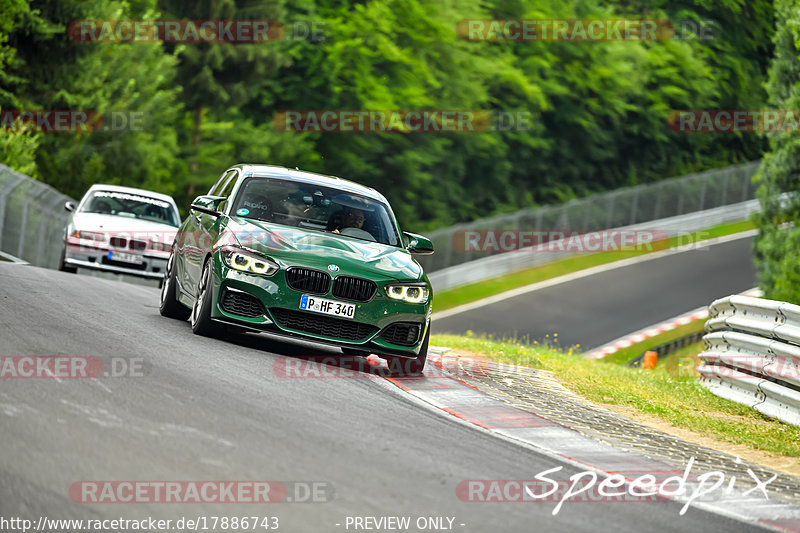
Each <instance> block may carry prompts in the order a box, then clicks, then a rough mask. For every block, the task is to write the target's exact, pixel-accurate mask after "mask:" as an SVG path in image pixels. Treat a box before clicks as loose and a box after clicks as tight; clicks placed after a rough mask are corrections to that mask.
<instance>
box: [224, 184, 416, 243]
mask: <svg viewBox="0 0 800 533" xmlns="http://www.w3.org/2000/svg"><path fill="white" fill-rule="evenodd" d="M231 214H232V215H235V216H240V217H244V218H253V219H257V220H263V221H265V222H271V223H274V224H281V225H284V226H295V227H299V228H303V229H311V230H317V231H327V232H330V233H336V234H339V235H344V236H346V237H352V238H354V239H361V240H364V241H371V242H379V243H381V244H388V245H390V246H400V238H399V237H398V235H397V230H396V229H395V228H396V226H395V224H394V218H393V217H392V215H391V212H390V211H389V208H388V207H387V206H386V205H385V204H383V203H381V202H379V201H377V200H373V199H372V198H368V197H366V196H361V195H358V194H354V193H352V192H349V191H344V190H341V189H336V188H332V187H322V186H319V185H314V184H309V183H302V182H297V181H288V180H282V179H275V178H248V179H247V181H245V182H244V185H242V187H241V188H240V189H239V192H238V193H237V195H236V200H235V202H234V205H233V208H232V211H231Z"/></svg>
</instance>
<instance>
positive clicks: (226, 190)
mask: <svg viewBox="0 0 800 533" xmlns="http://www.w3.org/2000/svg"><path fill="white" fill-rule="evenodd" d="M238 177H239V173H238V172H237V171H235V170H232V171H231V172H230V173H229V174H228V176H227V178H226V180H227V181H226V182H225V185H224V187H223V188H222V190H221V191H220V192H219V194H218V195H217V196H224V197H225V198H226V200H225V201H223V202H222V203H221V204H219V210H220V211H225V208H227V207H228V199H230V195H231V191H233V186H234V185H236V179H237V178H238Z"/></svg>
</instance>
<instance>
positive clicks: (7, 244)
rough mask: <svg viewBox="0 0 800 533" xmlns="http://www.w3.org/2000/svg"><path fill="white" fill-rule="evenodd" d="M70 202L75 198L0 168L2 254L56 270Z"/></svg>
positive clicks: (17, 173)
mask: <svg viewBox="0 0 800 533" xmlns="http://www.w3.org/2000/svg"><path fill="white" fill-rule="evenodd" d="M68 200H72V198H70V197H69V196H66V195H64V194H62V193H60V192H58V191H57V190H56V189H54V188H53V187H51V186H49V185H47V184H44V183H42V182H40V181H36V180H35V179H33V178H29V177H28V176H25V175H24V174H20V173H19V172H15V171H14V170H12V169H10V168H8V167H7V166H5V165H0V250H2V251H3V252H6V253H8V254H11V255H13V256H16V257H18V258H21V259H24V260H25V261H27V262H29V263H31V264H33V265H36V266H43V267H48V268H57V267H58V260H59V257H60V255H61V247H62V246H63V243H64V234H63V232H64V227H65V226H66V225H67V219H68V218H69V213H68V212H67V211H65V210H64V203H65V202H67V201H68ZM72 201H74V200H72Z"/></svg>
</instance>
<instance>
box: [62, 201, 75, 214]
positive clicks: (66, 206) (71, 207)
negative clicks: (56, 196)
mask: <svg viewBox="0 0 800 533" xmlns="http://www.w3.org/2000/svg"><path fill="white" fill-rule="evenodd" d="M64 209H66V210H67V211H69V212H70V213H72V212H73V211H75V203H74V202H67V203H65V204H64Z"/></svg>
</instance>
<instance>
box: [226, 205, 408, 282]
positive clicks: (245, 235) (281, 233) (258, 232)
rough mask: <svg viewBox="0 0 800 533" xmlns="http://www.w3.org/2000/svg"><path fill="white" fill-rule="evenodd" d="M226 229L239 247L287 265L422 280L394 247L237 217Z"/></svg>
mask: <svg viewBox="0 0 800 533" xmlns="http://www.w3.org/2000/svg"><path fill="white" fill-rule="evenodd" d="M227 230H228V231H230V232H231V233H232V234H233V235H234V236H235V237H236V240H237V241H238V242H239V244H241V245H242V246H246V247H248V248H252V249H253V250H256V251H259V252H261V253H264V254H266V255H269V256H270V257H272V258H273V259H276V260H282V261H284V262H286V263H287V264H298V265H305V266H310V265H311V264H316V265H317V268H320V269H322V270H324V269H326V268H327V265H329V264H335V265H336V266H338V267H339V268H340V269H341V273H362V274H364V273H367V274H368V273H369V272H373V273H377V274H379V275H382V276H385V277H390V278H394V279H398V280H409V279H413V280H418V279H420V278H421V277H422V267H421V266H420V265H419V263H417V262H416V261H414V259H413V257H412V256H411V254H410V253H409V252H408V251H406V250H405V249H403V248H398V247H396V246H389V245H386V244H380V243H375V242H367V241H360V240H358V239H355V238H350V237H344V236H338V235H335V234H333V233H330V234H328V233H322V232H318V231H306V230H304V229H302V228H295V227H289V226H280V225H277V224H269V223H267V222H260V221H256V220H245V219H242V218H238V217H236V218H233V217H232V218H231V219H230V220H229V222H228V224H227Z"/></svg>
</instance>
